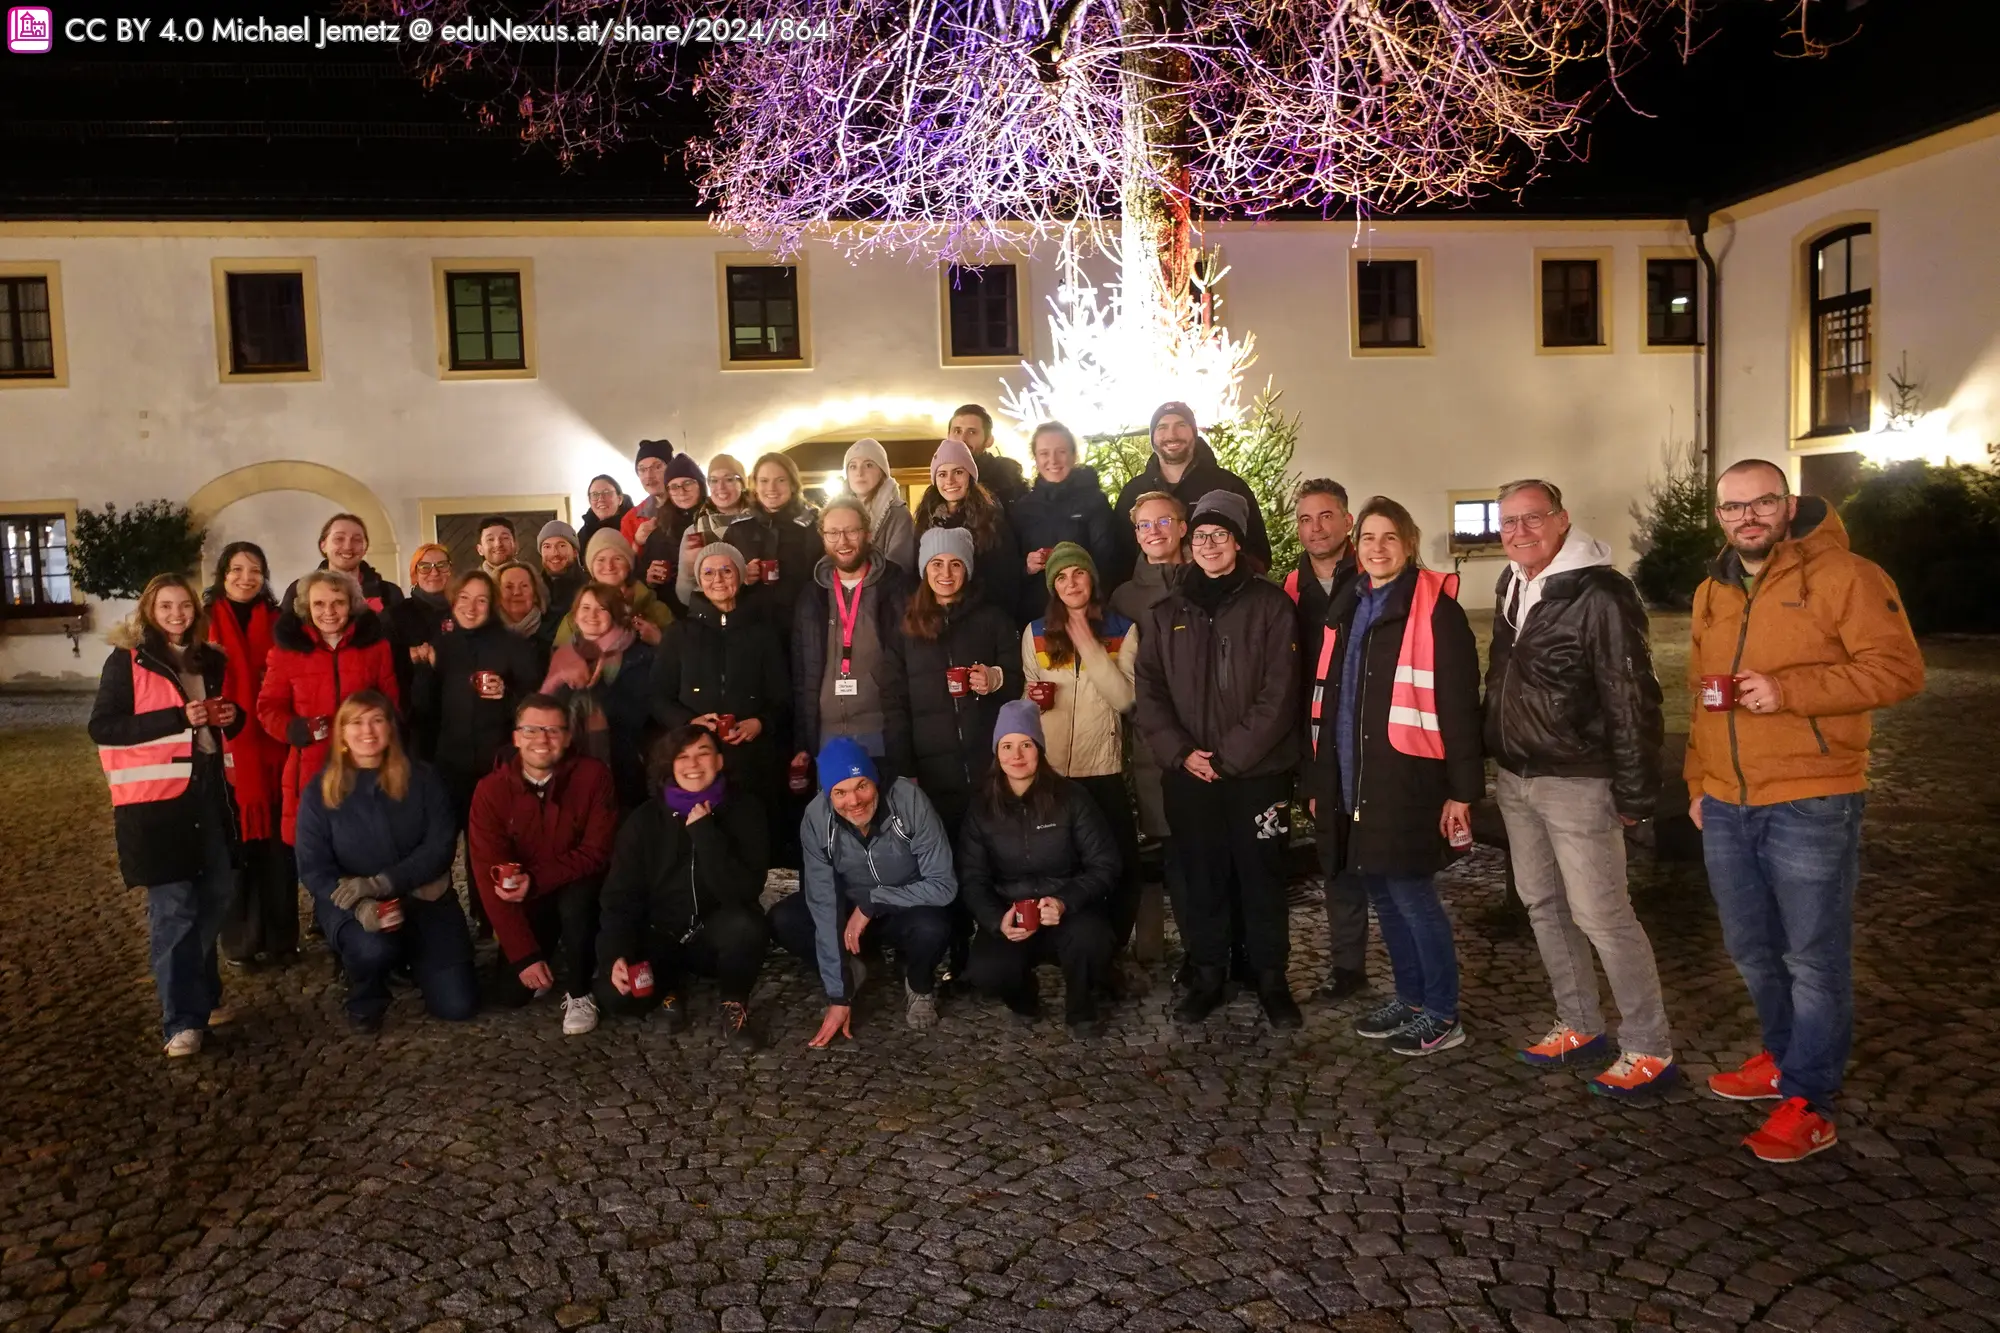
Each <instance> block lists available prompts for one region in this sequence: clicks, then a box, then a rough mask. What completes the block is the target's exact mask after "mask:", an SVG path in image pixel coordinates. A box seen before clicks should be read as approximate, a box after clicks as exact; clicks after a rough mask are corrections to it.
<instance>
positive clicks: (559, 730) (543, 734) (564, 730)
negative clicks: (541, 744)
mask: <svg viewBox="0 0 2000 1333" xmlns="http://www.w3.org/2000/svg"><path fill="white" fill-rule="evenodd" d="M514 734H515V735H516V736H526V737H527V738H528V739H529V740H531V741H552V740H555V739H557V738H558V737H561V736H567V735H568V734H569V728H568V727H530V726H519V727H515V728H514Z"/></svg>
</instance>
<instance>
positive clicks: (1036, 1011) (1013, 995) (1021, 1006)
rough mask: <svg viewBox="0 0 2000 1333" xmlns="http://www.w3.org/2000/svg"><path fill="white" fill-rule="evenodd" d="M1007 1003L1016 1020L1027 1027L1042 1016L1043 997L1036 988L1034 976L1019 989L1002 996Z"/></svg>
mask: <svg viewBox="0 0 2000 1333" xmlns="http://www.w3.org/2000/svg"><path fill="white" fill-rule="evenodd" d="M1001 998H1002V999H1004V1000H1005V1001H1006V1003H1007V1012H1008V1013H1010V1014H1012V1015H1013V1016H1014V1021H1015V1022H1016V1023H1019V1024H1020V1025H1021V1026H1023V1027H1026V1026H1027V1025H1028V1024H1030V1023H1032V1022H1034V1021H1035V1020H1036V1019H1038V1018H1040V1017H1041V1016H1042V997H1041V995H1040V993H1039V992H1038V990H1037V989H1036V986H1035V983H1034V980H1033V978H1030V979H1029V980H1028V982H1027V983H1026V984H1025V985H1023V986H1022V987H1021V988H1020V989H1019V990H1016V991H1010V992H1008V993H1007V994H1006V995H1004V996H1002V997H1001Z"/></svg>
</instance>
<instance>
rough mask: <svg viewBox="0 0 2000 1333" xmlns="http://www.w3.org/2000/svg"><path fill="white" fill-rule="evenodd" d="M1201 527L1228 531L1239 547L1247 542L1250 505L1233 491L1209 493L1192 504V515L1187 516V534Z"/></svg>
mask: <svg viewBox="0 0 2000 1333" xmlns="http://www.w3.org/2000/svg"><path fill="white" fill-rule="evenodd" d="M1203 525H1207V526H1208V527H1212V528H1226V529H1228V530H1229V533H1230V535H1232V536H1234V537H1235V538H1236V541H1237V544H1238V545H1241V544H1242V543H1243V542H1244V541H1246V540H1248V536H1247V534H1248V532H1249V530H1250V505H1249V503H1248V502H1247V501H1245V500H1244V498H1243V497H1242V496H1240V495H1238V494H1237V493H1236V492H1235V491H1210V492H1209V493H1208V494H1207V495H1204V496H1202V497H1201V499H1199V500H1196V501H1195V502H1194V513H1192V514H1190V515H1189V516H1188V531H1189V532H1193V531H1194V530H1195V529H1196V528H1199V527H1202V526H1203Z"/></svg>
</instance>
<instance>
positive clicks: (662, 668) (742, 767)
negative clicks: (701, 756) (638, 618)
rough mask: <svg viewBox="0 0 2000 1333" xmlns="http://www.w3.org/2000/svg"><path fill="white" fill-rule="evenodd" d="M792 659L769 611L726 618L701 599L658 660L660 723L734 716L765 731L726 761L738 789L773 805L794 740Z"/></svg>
mask: <svg viewBox="0 0 2000 1333" xmlns="http://www.w3.org/2000/svg"><path fill="white" fill-rule="evenodd" d="M785 656H786V652H785V638H784V635H782V634H780V633H779V631H778V627H777V626H776V625H774V624H773V623H771V619H770V616H769V615H768V614H767V613H766V611H765V610H762V609H759V608H758V607H756V606H754V605H752V604H751V603H750V602H749V601H748V600H747V599H745V600H744V601H742V602H739V603H738V604H737V609H736V610H734V611H731V612H728V613H726V614H725V613H724V612H721V611H718V610H716V609H715V604H714V603H713V602H711V601H709V600H708V598H706V597H704V596H702V595H701V594H700V593H696V594H695V595H694V597H693V599H692V600H691V601H690V603H689V605H688V613H687V615H686V616H685V617H683V618H682V619H680V620H676V621H675V622H674V623H673V624H671V625H669V626H667V628H666V630H665V632H664V633H662V634H661V636H660V650H659V651H658V652H657V653H655V654H654V655H653V720H654V721H655V722H658V723H659V724H660V725H661V726H663V727H668V728H672V727H680V726H685V725H687V723H689V722H691V721H693V720H694V719H695V718H697V717H700V716H701V715H702V714H704V713H729V714H733V715H734V716H735V718H736V720H737V722H738V723H739V724H740V723H743V722H748V721H750V720H751V719H752V718H755V719H756V720H757V722H758V723H759V724H761V726H762V728H763V730H762V732H761V733H760V734H759V735H758V736H757V738H756V739H755V740H750V741H745V742H743V743H742V744H740V745H725V746H724V747H723V756H724V758H725V760H726V761H727V764H728V770H729V774H730V777H731V779H732V781H733V782H735V783H737V784H739V785H740V786H742V787H745V788H748V789H749V790H751V791H754V792H756V793H757V794H758V795H759V796H760V797H768V796H770V795H772V794H774V793H775V791H776V787H775V782H776V779H777V775H778V768H777V756H778V754H779V753H780V747H781V746H784V745H787V744H789V739H790V738H789V734H788V733H789V731H790V727H789V726H788V725H787V724H788V722H789V720H790V718H791V712H792V678H791V675H790V673H789V672H788V671H787V670H786V669H785ZM783 753H784V754H785V755H788V756H789V755H790V754H791V753H792V752H791V750H789V749H785V750H783Z"/></svg>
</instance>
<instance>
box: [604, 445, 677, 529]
mask: <svg viewBox="0 0 2000 1333" xmlns="http://www.w3.org/2000/svg"><path fill="white" fill-rule="evenodd" d="M673 458H674V445H673V441H671V440H641V441H639V452H638V453H637V454H636V455H634V456H633V460H632V471H633V472H634V473H635V474H637V476H638V478H639V486H640V488H641V489H642V490H644V491H645V492H646V498H645V499H643V500H641V501H639V503H638V504H635V505H633V506H632V508H631V509H630V510H628V511H627V512H626V514H625V517H623V518H621V519H619V520H618V532H619V535H620V536H622V537H624V538H625V540H626V541H628V542H630V543H631V544H632V549H633V550H635V551H636V550H638V549H639V548H640V547H642V546H644V545H645V544H646V539H647V538H649V537H651V536H652V535H653V531H654V529H656V528H657V527H659V525H660V520H661V519H663V518H665V517H666V515H665V514H664V513H663V512H662V510H663V507H664V506H665V505H666V504H667V464H668V463H670V462H672V461H673Z"/></svg>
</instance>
